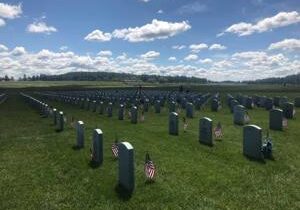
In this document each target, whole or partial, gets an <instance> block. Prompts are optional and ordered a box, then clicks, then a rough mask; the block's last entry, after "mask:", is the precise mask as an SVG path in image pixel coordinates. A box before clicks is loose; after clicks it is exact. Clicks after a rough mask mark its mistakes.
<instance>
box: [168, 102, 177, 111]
mask: <svg viewBox="0 0 300 210" xmlns="http://www.w3.org/2000/svg"><path fill="white" fill-rule="evenodd" d="M175 111H176V103H175V101H171V102H170V104H169V112H175Z"/></svg>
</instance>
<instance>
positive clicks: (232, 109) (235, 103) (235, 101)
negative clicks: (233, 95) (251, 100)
mask: <svg viewBox="0 0 300 210" xmlns="http://www.w3.org/2000/svg"><path fill="white" fill-rule="evenodd" d="M236 105H239V102H238V101H237V100H235V99H233V100H231V101H230V112H231V113H233V111H234V107H235V106H236Z"/></svg>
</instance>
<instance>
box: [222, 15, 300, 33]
mask: <svg viewBox="0 0 300 210" xmlns="http://www.w3.org/2000/svg"><path fill="white" fill-rule="evenodd" d="M299 22H300V15H299V13H298V12H297V11H292V12H279V13H278V14H276V15H275V16H272V17H268V18H265V19H262V20H260V21H258V22H256V23H245V22H240V23H237V24H233V25H231V26H230V27H228V28H227V29H226V30H225V31H224V32H222V33H220V34H218V35H217V36H222V35H223V34H224V33H233V34H237V35H238V36H247V35H251V34H253V33H262V32H266V31H271V30H273V29H275V28H279V27H284V26H288V25H292V24H296V23H299Z"/></svg>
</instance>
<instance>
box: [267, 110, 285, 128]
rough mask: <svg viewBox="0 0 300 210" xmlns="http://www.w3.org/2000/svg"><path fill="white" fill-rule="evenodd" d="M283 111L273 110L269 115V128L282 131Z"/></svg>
mask: <svg viewBox="0 0 300 210" xmlns="http://www.w3.org/2000/svg"><path fill="white" fill-rule="evenodd" d="M282 120H283V111H282V110H281V109H272V110H270V113H269V128H270V129H272V130H279V131H281V130H282V128H283V127H282Z"/></svg>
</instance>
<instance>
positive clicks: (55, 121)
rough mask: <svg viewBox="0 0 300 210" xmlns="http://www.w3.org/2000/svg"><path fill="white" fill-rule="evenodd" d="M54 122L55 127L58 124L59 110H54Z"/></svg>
mask: <svg viewBox="0 0 300 210" xmlns="http://www.w3.org/2000/svg"><path fill="white" fill-rule="evenodd" d="M53 122H54V125H56V123H57V109H55V108H54V109H53Z"/></svg>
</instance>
